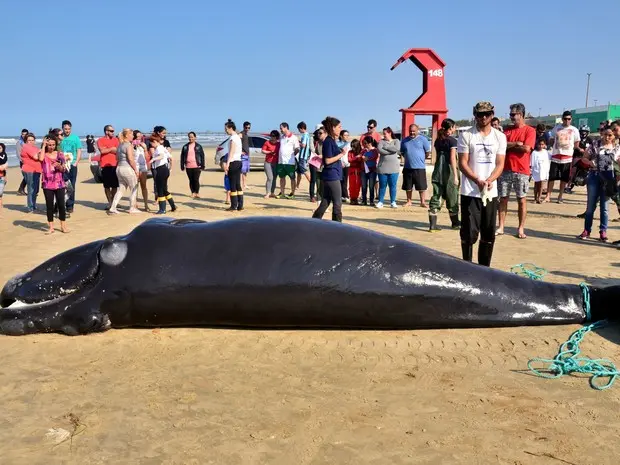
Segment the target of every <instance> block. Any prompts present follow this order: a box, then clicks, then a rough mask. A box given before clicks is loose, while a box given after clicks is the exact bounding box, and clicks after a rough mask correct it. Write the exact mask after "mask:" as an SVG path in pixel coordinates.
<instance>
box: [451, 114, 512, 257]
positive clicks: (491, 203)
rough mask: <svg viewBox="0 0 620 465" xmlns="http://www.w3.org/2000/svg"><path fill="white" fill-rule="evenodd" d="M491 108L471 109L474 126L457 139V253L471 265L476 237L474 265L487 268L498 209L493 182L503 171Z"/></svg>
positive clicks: (502, 145) (501, 140)
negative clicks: (475, 260)
mask: <svg viewBox="0 0 620 465" xmlns="http://www.w3.org/2000/svg"><path fill="white" fill-rule="evenodd" d="M494 114H495V108H494V107H493V105H492V104H491V103H490V102H478V103H477V104H476V105H475V106H474V118H475V120H476V123H475V124H474V126H472V127H471V129H469V130H467V131H463V132H462V133H461V135H460V136H459V141H458V148H457V150H458V154H459V168H460V170H461V173H462V176H461V232H460V236H461V250H462V253H463V260H467V261H472V256H473V246H474V244H475V243H476V242H477V240H478V236H480V245H479V246H478V263H479V264H480V265H484V266H491V256H492V255H493V245H494V244H495V224H496V222H497V210H498V206H499V200H498V195H497V194H498V193H497V178H498V177H499V176H500V175H501V174H502V171H503V170H504V160H505V157H506V145H507V144H506V136H505V135H504V134H503V133H502V132H501V131H498V130H497V129H495V128H493V127H492V126H491V119H492V118H493V116H494Z"/></svg>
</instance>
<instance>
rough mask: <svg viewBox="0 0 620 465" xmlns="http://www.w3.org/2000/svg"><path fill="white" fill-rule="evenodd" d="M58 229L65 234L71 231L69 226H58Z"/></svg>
mask: <svg viewBox="0 0 620 465" xmlns="http://www.w3.org/2000/svg"><path fill="white" fill-rule="evenodd" d="M60 230H61V231H62V232H63V233H64V234H67V233H70V232H71V231H69V228H67V227H66V226H65V227H64V228H60Z"/></svg>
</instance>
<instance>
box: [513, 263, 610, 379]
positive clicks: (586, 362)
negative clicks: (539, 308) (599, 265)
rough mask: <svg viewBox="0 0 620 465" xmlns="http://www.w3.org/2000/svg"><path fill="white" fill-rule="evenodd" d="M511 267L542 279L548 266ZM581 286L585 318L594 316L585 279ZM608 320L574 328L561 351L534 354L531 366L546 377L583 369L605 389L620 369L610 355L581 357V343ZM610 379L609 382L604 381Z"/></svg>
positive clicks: (551, 377)
mask: <svg viewBox="0 0 620 465" xmlns="http://www.w3.org/2000/svg"><path fill="white" fill-rule="evenodd" d="M510 271H511V272H513V273H515V274H518V275H521V276H527V277H528V278H530V279H533V280H536V281H540V280H542V278H543V277H544V276H545V275H546V274H547V270H545V269H544V268H540V267H537V266H535V265H533V264H531V263H522V264H519V265H515V266H513V267H511V268H510ZM579 287H580V288H581V292H582V294H583V311H584V313H585V321H586V322H590V321H591V320H592V312H591V310H590V289H589V288H588V285H587V284H586V283H580V284H579ZM606 324H607V321H606V320H603V321H597V322H596V323H590V324H588V325H586V326H584V327H583V328H580V329H578V330H577V331H575V332H574V333H573V334H571V336H570V337H569V338H568V341H566V342H565V343H564V344H562V345H561V346H560V349H559V351H558V354H557V355H556V356H555V357H554V358H553V359H544V358H533V359H531V360H529V361H528V362H527V367H528V368H529V370H530V371H531V372H532V373H534V374H535V375H537V376H540V377H542V378H547V379H556V378H561V377H562V376H566V375H570V374H573V373H581V374H586V375H592V376H591V378H590V386H592V387H593V388H594V389H596V390H599V391H602V390H605V389H609V388H610V387H611V386H612V385H613V384H614V381H616V378H617V377H618V376H619V375H620V371H618V369H617V368H616V366H615V365H614V364H613V362H611V361H610V360H607V359H590V358H586V357H579V355H580V354H581V348H580V346H579V345H580V344H581V342H582V341H583V338H584V337H585V336H586V335H587V334H588V333H589V332H590V331H592V330H594V329H597V328H601V327H603V326H605V325H606ZM535 363H542V364H543V366H542V367H537V368H535V367H534V366H533V365H534V364H535ZM603 380H607V382H606V383H602V382H601V381H603Z"/></svg>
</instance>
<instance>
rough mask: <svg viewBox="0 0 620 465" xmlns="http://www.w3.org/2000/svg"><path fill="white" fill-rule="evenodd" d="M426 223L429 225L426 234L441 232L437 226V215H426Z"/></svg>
mask: <svg viewBox="0 0 620 465" xmlns="http://www.w3.org/2000/svg"><path fill="white" fill-rule="evenodd" d="M428 222H429V223H430V226H429V228H428V232H437V231H441V228H440V227H439V226H437V215H433V214H430V215H428Z"/></svg>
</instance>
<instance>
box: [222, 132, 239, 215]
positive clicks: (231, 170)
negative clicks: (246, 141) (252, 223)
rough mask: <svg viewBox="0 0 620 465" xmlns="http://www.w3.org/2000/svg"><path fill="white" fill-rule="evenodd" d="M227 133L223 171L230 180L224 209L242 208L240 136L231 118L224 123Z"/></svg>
mask: <svg viewBox="0 0 620 465" xmlns="http://www.w3.org/2000/svg"><path fill="white" fill-rule="evenodd" d="M224 130H225V131H226V134H228V136H229V137H228V160H227V161H226V163H225V164H224V171H225V172H226V174H227V175H228V179H229V180H230V208H227V209H226V211H229V212H231V211H235V210H237V211H241V210H243V190H242V188H241V137H239V134H237V126H235V123H233V122H232V121H231V120H228V122H227V123H226V124H225V125H224Z"/></svg>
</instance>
